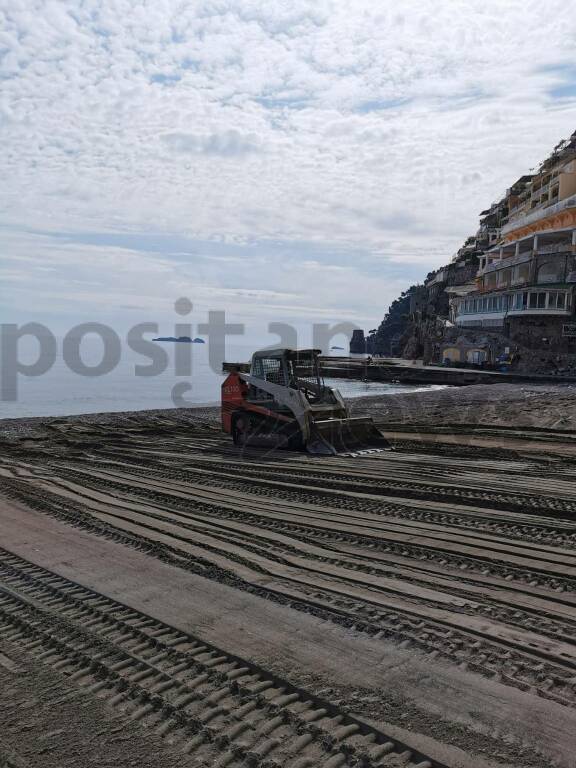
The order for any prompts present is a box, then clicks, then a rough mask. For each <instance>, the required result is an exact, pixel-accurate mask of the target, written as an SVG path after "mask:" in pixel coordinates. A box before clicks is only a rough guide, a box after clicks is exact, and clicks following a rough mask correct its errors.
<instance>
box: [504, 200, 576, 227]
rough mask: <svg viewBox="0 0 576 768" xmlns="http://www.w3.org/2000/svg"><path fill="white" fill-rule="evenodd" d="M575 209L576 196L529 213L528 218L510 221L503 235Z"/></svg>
mask: <svg viewBox="0 0 576 768" xmlns="http://www.w3.org/2000/svg"><path fill="white" fill-rule="evenodd" d="M575 207H576V195H571V196H570V197H567V198H566V199H565V200H560V202H559V203H554V204H553V205H547V206H546V207H545V208H538V210H536V211H533V213H528V214H526V216H522V217H521V218H518V219H515V220H514V221H510V222H509V223H508V224H506V225H505V226H504V227H502V234H503V235H507V234H508V233H509V232H514V230H515V229H520V227H525V226H528V225H529V224H534V222H536V221H540V219H544V218H546V217H547V216H553V215H554V214H556V213H561V212H562V211H564V210H566V209H567V208H575Z"/></svg>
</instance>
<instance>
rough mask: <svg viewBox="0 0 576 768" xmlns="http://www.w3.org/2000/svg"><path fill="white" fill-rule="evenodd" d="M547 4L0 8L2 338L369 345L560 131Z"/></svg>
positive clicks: (567, 44)
mask: <svg viewBox="0 0 576 768" xmlns="http://www.w3.org/2000/svg"><path fill="white" fill-rule="evenodd" d="M575 42H576V14H574V12H573V9H572V8H571V5H570V3H566V2H565V0H547V2H546V3H543V2H542V1H541V0H539V1H538V2H531V0H523V1H522V2H517V1H516V0H506V2H503V0H482V1H481V2H480V1H478V0H404V2H402V3H397V2H389V0H383V2H379V3H378V2H374V0H331V1H330V0H309V1H308V0H307V1H303V0H237V1H233V0H198V1H194V0H191V1H190V2H180V1H177V0H140V1H139V2H136V0H82V2H80V1H79V0H78V1H73V0H70V1H69V2H65V1H62V0H58V1H56V0H47V1H44V0H0V179H1V183H0V322H2V323H24V322H27V321H29V320H35V321H41V322H44V323H46V324H47V325H49V326H50V327H51V328H53V329H54V330H55V332H65V331H66V330H67V329H68V328H70V327H72V326H73V325H75V324H77V323H79V322H85V321H99V322H106V323H110V324H113V325H114V326H115V327H117V328H118V329H120V330H125V329H127V328H129V327H130V326H132V325H134V324H136V323H139V322H144V321H153V322H158V323H159V327H160V330H161V331H163V332H169V331H170V329H171V326H173V324H174V322H175V321H176V320H178V319H180V320H181V318H178V317H177V315H176V314H175V312H174V309H173V304H174V301H175V300H176V299H178V298H179V297H183V296H185V297H188V298H189V299H190V300H191V301H192V302H193V305H194V310H193V313H192V314H191V315H190V317H189V318H188V319H189V320H190V321H192V322H205V320H206V313H207V312H208V311H209V310H225V311H226V313H227V317H228V318H229V319H230V321H234V322H243V323H245V325H246V328H247V334H248V336H250V337H253V338H260V337H262V335H263V334H266V333H267V328H268V324H269V323H270V322H286V323H291V324H294V325H295V326H296V327H297V328H298V329H299V330H300V329H303V330H302V332H304V330H305V329H306V328H308V327H310V326H311V325H312V324H313V323H330V324H334V323H338V322H348V323H353V324H355V325H357V326H358V327H360V328H364V329H366V330H368V329H370V328H373V327H375V326H376V325H378V323H379V322H380V321H381V319H382V317H383V315H384V313H385V311H386V309H387V308H388V305H389V304H390V302H391V301H392V300H393V299H394V298H395V297H396V296H397V295H398V294H399V293H400V292H401V291H402V290H404V289H406V288H407V287H408V286H409V285H411V284H412V283H416V282H422V281H423V280H424V279H425V276H426V274H427V272H429V271H430V270H432V269H434V268H436V267H438V266H440V265H442V264H444V263H446V262H447V261H449V260H450V258H451V256H452V255H453V254H454V252H455V251H456V250H457V248H458V247H459V246H460V245H461V243H462V241H463V240H464V239H465V238H466V237H467V236H468V235H469V234H472V233H473V232H474V231H475V229H476V227H477V223H478V214H479V212H480V211H481V210H482V209H484V208H486V207H487V206H489V205H490V204H491V203H492V202H493V201H495V200H497V199H498V198H499V197H501V196H502V194H503V193H504V192H505V190H506V188H507V187H508V186H510V184H511V183H512V182H513V181H514V180H515V179H516V178H517V177H518V176H520V175H521V174H523V173H525V172H528V170H529V169H530V168H533V167H534V166H537V165H538V163H539V162H540V161H541V160H542V159H543V158H544V157H545V156H546V155H547V154H548V153H549V152H550V151H551V150H552V148H553V146H554V145H555V144H556V143H557V142H558V141H559V140H560V139H562V138H566V137H567V136H568V135H570V133H572V131H573V130H574V129H576V57H575V55H574V53H575Z"/></svg>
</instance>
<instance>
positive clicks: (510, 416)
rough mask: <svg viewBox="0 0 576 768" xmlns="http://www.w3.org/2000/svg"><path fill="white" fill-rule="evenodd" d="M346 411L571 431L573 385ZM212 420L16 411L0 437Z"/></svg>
mask: <svg viewBox="0 0 576 768" xmlns="http://www.w3.org/2000/svg"><path fill="white" fill-rule="evenodd" d="M344 399H345V401H346V403H347V405H348V407H349V409H350V412H351V414H352V415H368V416H372V417H373V418H374V420H375V421H377V422H378V424H379V425H381V426H383V427H384V428H385V426H386V423H387V422H390V423H391V424H393V425H395V426H397V425H400V424H404V425H414V426H416V425H426V426H427V427H429V426H431V425H436V426H439V425H443V426H449V425H458V424H460V425H463V424H466V425H467V426H474V425H483V426H498V427H511V428H513V427H522V428H526V429H531V428H533V429H555V430H559V431H565V432H572V431H574V430H576V384H568V383H560V382H559V383H556V384H520V383H510V382H503V383H502V384H470V385H468V386H466V387H438V388H433V389H429V388H422V389H418V390H410V392H402V391H398V390H397V391H394V392H390V393H386V394H378V395H370V394H366V395H362V396H356V397H345V398H344ZM162 417H169V418H170V419H171V421H172V422H173V421H174V420H176V421H181V422H182V423H186V422H194V423H204V424H212V425H216V424H219V422H220V404H219V403H206V404H202V403H198V404H194V405H190V406H187V407H186V408H153V409H144V410H134V411H98V412H94V413H80V414H70V415H64V416H16V417H7V418H0V436H3V435H9V434H18V435H19V436H22V435H23V434H25V433H27V432H28V433H30V434H32V433H33V432H35V431H36V430H39V429H40V430H42V429H43V428H45V427H49V426H50V425H52V424H68V425H71V424H90V425H102V426H119V427H120V426H122V425H123V424H129V423H130V424H134V423H139V424H143V423H145V422H146V421H147V420H150V419H154V420H156V419H158V418H162Z"/></svg>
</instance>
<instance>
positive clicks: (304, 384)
mask: <svg viewBox="0 0 576 768" xmlns="http://www.w3.org/2000/svg"><path fill="white" fill-rule="evenodd" d="M319 355H320V350H319V349H269V350H262V351H260V352H255V353H254V355H253V356H252V364H251V368H250V375H251V376H254V378H257V379H263V380H264V381H269V382H272V383H273V384H279V385H280V386H282V387H289V388H291V389H297V390H300V391H301V392H303V394H304V396H305V397H306V399H307V400H308V402H310V403H312V404H314V403H321V402H325V401H326V399H330V395H331V394H332V391H331V390H330V389H329V388H328V387H326V386H325V385H324V380H323V378H322V376H321V375H320V365H319V362H318V356H319Z"/></svg>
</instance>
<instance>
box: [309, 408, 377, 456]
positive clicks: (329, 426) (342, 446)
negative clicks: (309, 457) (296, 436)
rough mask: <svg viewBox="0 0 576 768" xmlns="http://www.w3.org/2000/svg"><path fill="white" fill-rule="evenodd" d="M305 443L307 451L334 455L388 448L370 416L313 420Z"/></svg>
mask: <svg viewBox="0 0 576 768" xmlns="http://www.w3.org/2000/svg"><path fill="white" fill-rule="evenodd" d="M311 432H312V434H311V436H310V440H309V441H308V443H307V444H306V450H307V451H308V453H312V454H317V455H324V456H326V455H328V456H330V455H331V456H336V455H338V454H342V453H356V452H358V451H364V450H370V449H380V450H386V449H388V450H389V449H390V443H389V442H388V440H386V438H385V437H384V435H383V434H382V432H380V430H379V429H378V428H377V427H376V426H375V424H374V422H373V421H372V419H371V418H370V417H363V416H359V417H354V418H349V419H321V420H318V421H314V422H313V425H312V430H311Z"/></svg>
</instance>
